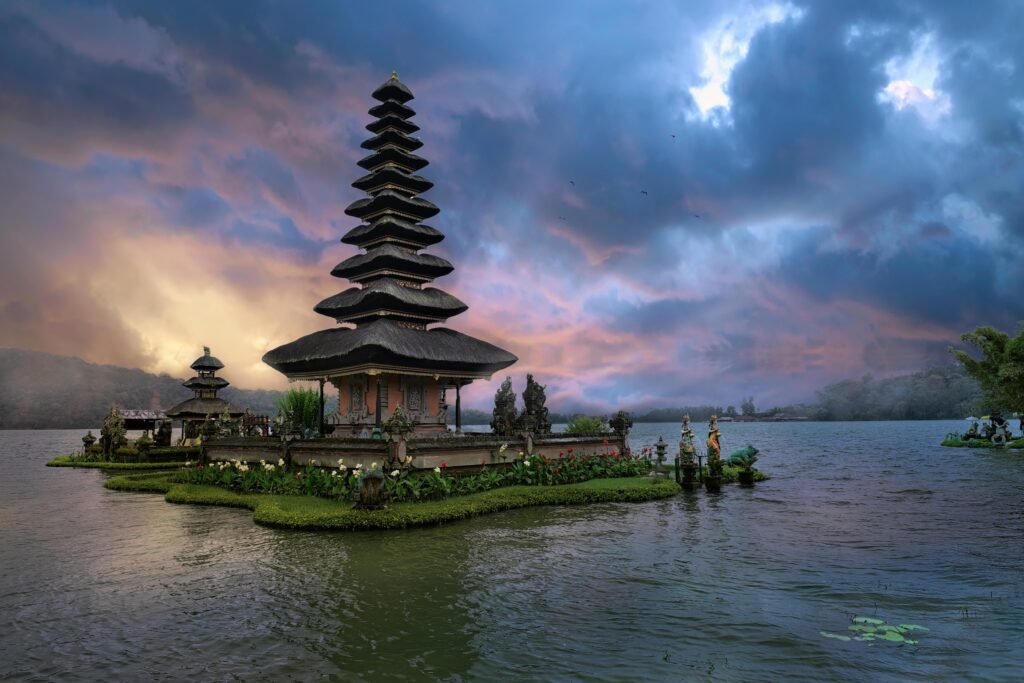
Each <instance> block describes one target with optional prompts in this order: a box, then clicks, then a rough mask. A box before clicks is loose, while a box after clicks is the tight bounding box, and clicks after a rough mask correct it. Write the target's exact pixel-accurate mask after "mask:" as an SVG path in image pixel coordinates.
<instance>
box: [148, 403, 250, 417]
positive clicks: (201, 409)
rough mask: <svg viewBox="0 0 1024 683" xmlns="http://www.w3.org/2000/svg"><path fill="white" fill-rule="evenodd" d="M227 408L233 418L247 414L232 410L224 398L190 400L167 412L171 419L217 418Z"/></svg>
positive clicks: (242, 411)
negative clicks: (210, 416) (208, 416)
mask: <svg viewBox="0 0 1024 683" xmlns="http://www.w3.org/2000/svg"><path fill="white" fill-rule="evenodd" d="M225 408H227V411H228V414H229V415H231V417H237V416H239V415H243V414H244V413H245V411H244V410H238V409H236V408H232V407H231V404H230V403H228V402H227V401H225V400H224V399H222V398H190V399H188V400H187V401H182V402H181V403H179V404H178V405H176V406H174V407H173V408H171V409H170V410H168V411H167V417H170V418H175V419H177V418H183V417H184V418H205V417H206V416H207V415H212V416H214V417H216V416H217V415H220V414H221V413H223V412H224V409H225Z"/></svg>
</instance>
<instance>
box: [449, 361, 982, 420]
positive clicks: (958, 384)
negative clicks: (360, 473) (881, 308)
mask: <svg viewBox="0 0 1024 683" xmlns="http://www.w3.org/2000/svg"><path fill="white" fill-rule="evenodd" d="M817 397H818V400H817V402H816V403H813V404H805V403H798V404H795V405H786V406H775V407H771V408H763V409H758V408H757V406H756V404H755V401H754V398H753V397H745V398H741V399H740V400H739V401H738V402H737V404H736V405H725V406H722V405H700V406H677V407H675V408H656V409H654V410H649V411H647V412H635V413H634V414H633V421H634V422H678V421H679V420H680V419H681V418H682V416H683V415H689V416H690V417H691V418H692V419H693V420H694V421H697V422H702V421H705V420H707V419H708V418H709V417H710V416H712V415H719V416H723V415H728V416H738V415H751V416H756V417H759V418H771V417H775V416H787V417H806V418H808V419H811V420H837V421H838V420H943V419H957V418H961V417H965V416H967V415H969V414H970V413H975V412H976V411H978V410H980V405H981V399H982V395H981V389H980V388H979V387H978V384H977V382H975V381H974V379H972V378H971V377H969V376H968V375H967V373H966V372H965V371H964V369H963V368H962V367H960V366H959V365H948V366H945V367H940V368H932V369H929V370H923V371H921V372H915V373H914V374H912V375H901V376H899V377H891V378H888V379H874V378H872V377H871V375H864V376H863V377H861V378H860V379H851V380H844V381H842V382H837V383H835V384H830V385H828V386H827V387H825V388H824V389H821V390H820V391H818V392H817ZM737 406H739V407H738V409H737ZM550 417H551V421H552V422H553V423H555V424H564V423H566V422H568V421H569V420H570V419H571V418H572V417H573V415H571V414H563V413H552V414H551V416H550ZM604 417H607V416H604ZM462 421H463V423H464V424H467V425H480V424H488V423H489V422H490V421H491V414H490V413H487V412H484V411H482V410H466V411H463V420H462Z"/></svg>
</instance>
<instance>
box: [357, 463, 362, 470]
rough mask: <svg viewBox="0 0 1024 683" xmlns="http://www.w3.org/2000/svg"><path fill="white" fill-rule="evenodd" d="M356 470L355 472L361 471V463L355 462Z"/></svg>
mask: <svg viewBox="0 0 1024 683" xmlns="http://www.w3.org/2000/svg"><path fill="white" fill-rule="evenodd" d="M356 469H357V470H361V469H363V463H361V462H357V463H356Z"/></svg>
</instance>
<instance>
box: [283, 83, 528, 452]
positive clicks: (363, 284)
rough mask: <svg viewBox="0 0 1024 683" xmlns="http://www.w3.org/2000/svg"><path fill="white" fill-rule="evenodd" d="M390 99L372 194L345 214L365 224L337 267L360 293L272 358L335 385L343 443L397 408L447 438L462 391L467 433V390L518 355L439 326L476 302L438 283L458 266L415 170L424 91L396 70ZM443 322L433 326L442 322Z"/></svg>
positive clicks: (294, 372) (368, 183)
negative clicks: (418, 95)
mask: <svg viewBox="0 0 1024 683" xmlns="http://www.w3.org/2000/svg"><path fill="white" fill-rule="evenodd" d="M372 96H373V98H374V99H376V100H378V101H379V102H380V104H377V105H376V106H374V107H372V108H371V109H370V110H369V114H370V115H371V116H373V117H374V119H375V120H374V121H373V122H372V123H370V124H369V125H367V126H366V128H367V130H369V131H370V133H372V134H373V136H372V137H370V138H369V139H368V140H366V141H365V142H363V143H362V147H363V148H364V149H367V150H369V155H368V156H366V157H365V158H363V159H361V160H360V161H359V162H357V163H358V165H359V166H361V167H362V168H364V169H365V170H366V171H367V174H366V175H364V176H363V177H361V178H359V179H358V180H356V181H355V182H354V183H352V186H353V187H355V188H357V189H359V190H362V191H364V192H366V194H367V195H369V196H367V197H364V198H362V199H358V200H356V201H354V202H352V204H350V205H349V206H348V208H346V209H345V213H346V214H348V215H349V216H353V217H354V218H357V219H359V220H361V221H362V222H361V223H360V224H359V225H357V226H356V227H354V228H353V229H351V230H350V231H349V232H348V233H347V234H346V235H345V236H344V237H342V238H341V241H342V242H344V243H345V244H351V245H355V246H356V247H358V248H359V249H360V250H362V251H361V252H360V253H359V254H357V255H355V256H352V257H350V258H348V259H345V260H344V261H342V262H341V263H339V264H338V265H337V266H335V268H334V270H332V271H331V274H332V275H334V276H335V277H338V278H344V279H347V280H349V281H351V282H352V283H353V284H354V285H355V286H354V287H349V288H348V289H345V290H343V291H341V292H340V293H338V294H335V295H334V296H331V297H328V298H326V299H324V300H323V301H321V302H320V303H319V304H317V305H316V306H315V307H314V310H315V311H316V312H317V313H320V314H322V315H325V316H328V317H330V318H334V319H335V320H336V321H337V322H338V323H339V324H340V326H339V327H334V328H331V329H327V330H323V331H321V332H314V333H313V334H310V335H306V336H305V337H302V338H300V339H297V340H295V341H293V342H291V343H288V344H285V345H283V346H279V347H278V348H276V349H273V350H272V351H269V352H268V353H267V354H266V355H264V356H263V361H264V362H265V363H267V364H268V365H270V366H271V367H272V368H274V369H275V370H278V371H279V372H281V373H283V374H284V375H286V376H287V377H288V378H289V379H293V380H319V381H320V382H321V387H322V386H323V384H322V383H323V382H324V381H328V382H331V383H332V384H333V385H334V386H335V387H337V389H338V396H339V399H338V412H337V413H336V414H334V415H330V416H328V417H327V420H326V422H327V423H328V424H329V425H333V435H334V436H350V435H359V434H366V433H367V432H369V431H372V430H373V429H374V428H375V427H376V428H379V427H380V426H381V424H382V422H383V420H386V419H387V418H388V417H389V416H390V415H392V414H393V413H394V410H395V408H396V407H397V406H402V409H403V410H404V411H405V412H406V413H407V414H409V415H410V417H411V418H412V419H413V421H414V423H415V425H416V432H415V433H418V434H429V433H431V432H442V431H447V423H448V390H449V389H454V390H455V428H456V431H461V429H462V419H461V400H460V393H459V392H460V389H461V387H463V386H465V385H466V384H468V383H470V382H472V381H473V380H475V379H480V378H486V379H489V378H490V377H491V375H492V373H494V372H497V371H498V370H501V369H503V368H506V367H508V366H509V365H512V364H513V363H514V362H516V360H517V358H516V357H515V356H514V355H512V354H511V353H509V352H508V351H505V350H504V349H500V348H498V347H497V346H494V345H492V344H489V343H487V342H485V341H481V340H479V339H475V338H473V337H470V336H467V335H465V334H461V333H459V332H456V331H454V330H450V329H447V328H445V327H440V326H437V325H438V324H439V323H444V322H445V321H446V320H448V318H451V317H453V316H456V315H458V314H460V313H463V312H464V311H465V310H466V309H467V306H466V304H464V303H463V302H461V301H459V300H458V299H457V298H455V297H454V296H452V295H451V294H448V293H447V292H445V291H443V290H441V289H438V288H436V287H428V286H426V285H427V284H428V283H430V282H433V281H434V279H435V278H438V277H441V276H443V275H447V274H448V273H451V272H452V270H453V269H454V267H453V266H452V264H451V263H449V262H448V261H446V260H445V259H443V258H440V257H438V256H434V255H432V254H427V253H423V250H424V249H426V248H428V247H430V246H432V245H434V244H437V243H438V242H440V241H441V240H443V239H444V235H443V234H442V233H441V232H440V231H438V230H436V229H435V228H432V227H430V226H429V225H425V224H424V223H422V221H424V220H427V219H429V218H431V217H433V216H436V215H437V214H438V212H439V211H440V209H438V207H436V206H435V205H434V204H432V203H431V202H429V201H428V200H426V199H423V198H422V197H421V196H420V195H421V194H422V193H424V192H426V191H427V190H429V189H430V188H431V187H433V183H432V182H430V181H429V180H427V179H426V178H423V177H422V176H419V175H415V174H416V172H417V171H419V170H420V169H422V168H424V167H425V166H427V164H428V163H429V162H428V161H427V160H426V159H424V158H423V157H421V156H417V155H416V154H413V152H414V151H415V150H417V149H419V148H420V147H421V146H422V145H423V143H422V142H421V141H420V140H419V139H417V138H415V137H412V134H413V133H415V132H416V131H418V130H419V126H417V125H416V124H415V123H413V122H412V121H410V119H411V118H412V117H413V116H414V115H415V113H416V112H415V111H413V110H412V108H410V107H409V105H408V102H409V101H410V100H412V99H413V94H412V92H411V91H410V90H409V88H408V87H406V86H405V85H404V84H403V83H402V82H401V81H400V80H398V76H397V74H395V73H394V72H392V74H391V78H390V79H389V80H388V81H387V82H385V83H384V84H383V85H381V86H380V87H379V88H377V89H376V90H375V91H374V92H373V95H372ZM431 326H433V327H431Z"/></svg>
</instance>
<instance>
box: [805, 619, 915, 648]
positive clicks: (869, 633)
mask: <svg viewBox="0 0 1024 683" xmlns="http://www.w3.org/2000/svg"><path fill="white" fill-rule="evenodd" d="M851 621H852V622H853V623H852V624H851V625H850V626H847V627H846V628H847V630H848V631H849V632H850V633H848V634H847V635H844V634H842V633H832V632H830V631H821V635H822V636H824V637H825V638H832V639H834V640H842V641H850V640H856V641H859V642H862V643H871V642H874V641H883V642H888V643H899V644H901V645H917V641H916V640H915V639H914V638H916V637H917V636H916V635H915V632H922V633H924V632H927V631H928V629H927V628H925V627H924V626H918V625H917V624H887V623H885V620H884V619H876V618H875V617H853V618H852V619H851Z"/></svg>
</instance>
